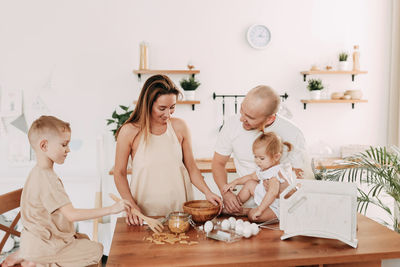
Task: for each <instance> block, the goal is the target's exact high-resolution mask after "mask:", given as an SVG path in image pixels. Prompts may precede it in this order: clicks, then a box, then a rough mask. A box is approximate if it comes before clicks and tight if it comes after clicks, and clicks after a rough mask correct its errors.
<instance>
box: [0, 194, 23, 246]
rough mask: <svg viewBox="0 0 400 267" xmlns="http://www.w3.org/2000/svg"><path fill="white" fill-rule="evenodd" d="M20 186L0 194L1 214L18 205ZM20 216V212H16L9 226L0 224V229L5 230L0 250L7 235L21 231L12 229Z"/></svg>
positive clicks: (18, 234) (0, 242) (0, 241)
mask: <svg viewBox="0 0 400 267" xmlns="http://www.w3.org/2000/svg"><path fill="white" fill-rule="evenodd" d="M21 194H22V188H21V189H18V190H15V191H12V192H9V193H6V194H4V195H1V196H0V214H3V213H5V212H7V211H10V210H13V209H16V208H18V207H19V206H20V200H21ZM20 217H21V213H20V212H18V214H17V216H16V217H15V218H14V220H13V222H12V223H11V225H10V227H7V226H5V225H1V224H0V230H2V231H5V232H6V233H5V235H4V236H3V238H2V240H0V251H1V250H2V249H3V247H4V245H5V243H6V241H7V239H8V237H9V236H10V235H11V234H12V235H16V236H20V235H21V233H20V232H18V231H16V230H14V228H15V226H16V225H17V223H18V221H19V219H20Z"/></svg>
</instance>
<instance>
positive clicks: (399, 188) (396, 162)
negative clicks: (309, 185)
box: [316, 146, 400, 233]
mask: <svg viewBox="0 0 400 267" xmlns="http://www.w3.org/2000/svg"><path fill="white" fill-rule="evenodd" d="M346 161H348V164H349V165H350V168H344V169H338V170H330V171H326V170H322V171H320V172H319V173H318V174H317V175H316V177H318V178H322V179H323V180H336V181H348V182H360V184H361V185H367V186H368V189H360V188H359V189H358V196H357V202H358V206H357V208H358V210H359V211H360V212H364V213H365V212H366V211H367V208H368V206H369V204H372V205H375V206H377V207H379V208H381V209H383V210H384V211H385V212H387V214H388V215H389V217H390V218H391V222H386V221H382V223H383V224H384V225H386V226H390V227H392V228H393V229H394V230H395V231H397V232H399V233H400V225H399V218H398V214H399V212H398V211H399V210H398V209H399V208H398V207H399V204H400V150H399V148H397V147H395V146H392V147H390V148H389V149H388V148H386V147H370V148H369V149H368V150H366V151H365V152H363V153H359V154H357V155H356V156H354V157H352V158H347V159H346ZM321 176H322V177H321ZM385 194H386V195H388V196H390V197H392V198H393V200H394V203H395V205H394V209H393V211H392V210H391V208H390V207H388V206H387V204H385V203H384V202H383V200H382V199H383V196H384V195H385Z"/></svg>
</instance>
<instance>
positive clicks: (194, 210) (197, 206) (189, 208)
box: [183, 200, 220, 223]
mask: <svg viewBox="0 0 400 267" xmlns="http://www.w3.org/2000/svg"><path fill="white" fill-rule="evenodd" d="M219 208H220V207H219V206H214V205H213V204H212V203H211V202H210V201H208V200H192V201H187V202H185V203H184V204H183V210H184V211H185V212H186V213H189V214H190V215H192V220H193V221H195V222H196V223H204V222H206V221H209V220H212V219H213V218H214V217H216V216H217V215H218V212H219Z"/></svg>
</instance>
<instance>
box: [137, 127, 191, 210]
mask: <svg viewBox="0 0 400 267" xmlns="http://www.w3.org/2000/svg"><path fill="white" fill-rule="evenodd" d="M130 189H131V192H132V196H133V198H134V200H135V201H136V203H137V205H138V206H139V207H140V208H141V210H142V212H143V213H144V214H145V215H148V216H166V215H168V214H169V213H170V212H173V211H182V210H183V208H182V205H183V203H184V202H186V201H189V200H192V199H193V191H192V184H191V182H190V179H189V174H188V172H187V170H186V168H185V166H184V165H183V155H182V147H181V145H180V143H179V140H178V138H177V136H176V135H175V131H174V129H173V127H172V125H171V122H170V121H168V122H167V130H166V131H165V132H164V133H163V134H161V135H153V134H150V136H149V138H148V142H147V143H145V142H144V137H143V135H142V136H141V137H140V141H139V145H138V148H137V151H136V153H135V155H134V158H133V161H132V176H131V182H130Z"/></svg>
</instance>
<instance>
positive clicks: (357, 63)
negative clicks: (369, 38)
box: [353, 45, 360, 71]
mask: <svg viewBox="0 0 400 267" xmlns="http://www.w3.org/2000/svg"><path fill="white" fill-rule="evenodd" d="M353 70H354V71H357V70H360V52H359V51H358V45H355V46H354V52H353Z"/></svg>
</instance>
